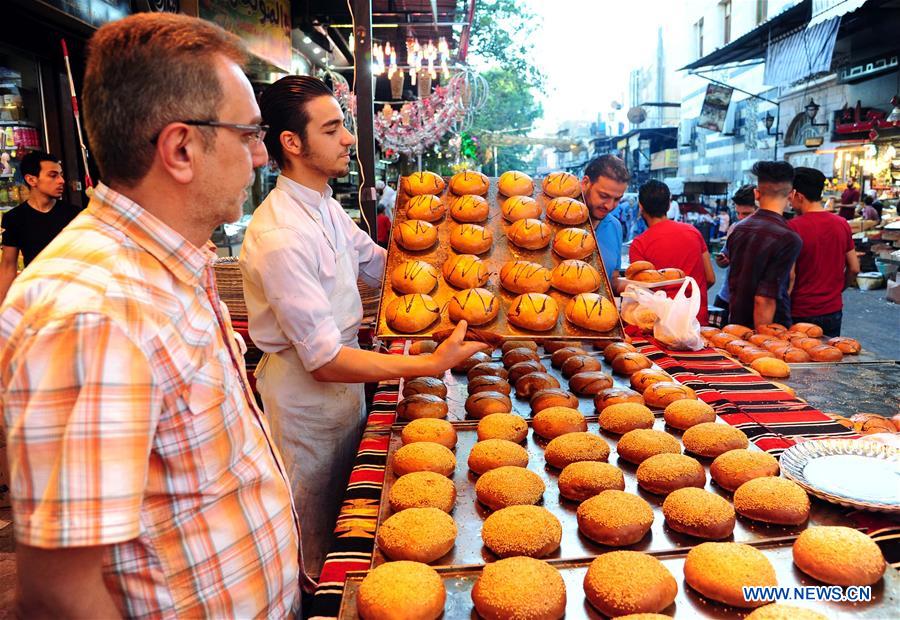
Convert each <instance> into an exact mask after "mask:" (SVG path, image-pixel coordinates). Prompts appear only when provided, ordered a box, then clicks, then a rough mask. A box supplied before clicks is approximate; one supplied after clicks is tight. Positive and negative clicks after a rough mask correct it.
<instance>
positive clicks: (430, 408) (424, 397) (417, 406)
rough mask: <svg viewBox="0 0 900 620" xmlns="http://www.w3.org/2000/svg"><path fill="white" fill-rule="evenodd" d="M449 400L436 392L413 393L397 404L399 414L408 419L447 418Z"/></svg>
mask: <svg viewBox="0 0 900 620" xmlns="http://www.w3.org/2000/svg"><path fill="white" fill-rule="evenodd" d="M447 411H448V409H447V402H446V401H445V400H444V399H443V398H441V397H440V396H435V395H434V394H413V395H411V396H407V397H406V398H404V399H403V400H401V401H400V402H399V403H398V404H397V415H398V416H400V417H401V418H404V419H407V420H418V419H419V418H446V417H447Z"/></svg>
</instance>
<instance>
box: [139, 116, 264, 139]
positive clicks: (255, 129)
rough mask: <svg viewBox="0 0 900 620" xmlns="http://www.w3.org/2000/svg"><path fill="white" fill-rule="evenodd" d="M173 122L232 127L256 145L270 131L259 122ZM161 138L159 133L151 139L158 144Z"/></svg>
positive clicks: (194, 125) (198, 125) (197, 125)
mask: <svg viewBox="0 0 900 620" xmlns="http://www.w3.org/2000/svg"><path fill="white" fill-rule="evenodd" d="M172 122H173V123H183V124H184V125H191V126H193V127H221V128H222V129H231V130H233V131H240V132H242V133H243V134H245V136H246V138H247V142H248V143H249V144H250V145H256V144H260V143H262V141H263V140H264V139H265V137H266V132H267V131H269V126H268V125H259V124H251V125H245V124H241V123H223V122H222V121H199V120H187V121H172ZM158 139H159V134H156V135H155V136H153V139H152V140H151V141H150V142H152V143H153V144H156V141H157V140H158Z"/></svg>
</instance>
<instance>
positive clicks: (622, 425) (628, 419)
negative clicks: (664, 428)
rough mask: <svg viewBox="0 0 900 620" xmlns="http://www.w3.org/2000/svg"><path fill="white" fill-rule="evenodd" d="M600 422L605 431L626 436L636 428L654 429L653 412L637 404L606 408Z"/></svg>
mask: <svg viewBox="0 0 900 620" xmlns="http://www.w3.org/2000/svg"><path fill="white" fill-rule="evenodd" d="M598 421H599V422H600V428H602V429H603V430H605V431H609V432H610V433H615V434H617V435H624V434H625V433H627V432H628V431H633V430H634V429H636V428H652V427H653V412H652V411H650V410H649V409H648V408H647V407H645V406H644V405H639V404H637V403H617V404H615V405H609V406H608V407H606V408H604V409H603V411H601V412H600V417H599V418H598Z"/></svg>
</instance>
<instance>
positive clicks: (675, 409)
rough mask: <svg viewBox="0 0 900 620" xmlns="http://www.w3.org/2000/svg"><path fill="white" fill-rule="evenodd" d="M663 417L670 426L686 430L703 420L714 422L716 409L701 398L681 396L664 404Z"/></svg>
mask: <svg viewBox="0 0 900 620" xmlns="http://www.w3.org/2000/svg"><path fill="white" fill-rule="evenodd" d="M663 417H664V418H665V420H666V424H668V425H669V426H671V427H672V428H677V429H679V430H687V429H689V428H690V427H692V426H697V425H698V424H703V423H704V422H715V421H716V410H715V409H713V408H712V407H710V406H709V405H707V404H706V403H704V402H703V401H702V400H692V399H689V398H683V399H681V400H676V401H672V402H671V403H669V404H668V405H666V409H665V411H663Z"/></svg>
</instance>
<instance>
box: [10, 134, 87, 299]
mask: <svg viewBox="0 0 900 620" xmlns="http://www.w3.org/2000/svg"><path fill="white" fill-rule="evenodd" d="M19 170H20V171H21V172H22V176H23V177H25V182H26V183H27V184H28V187H29V188H30V192H29V195H28V200H26V201H25V202H23V203H22V204H20V205H19V206H17V207H15V208H14V209H12V210H11V211H9V212H8V213H6V214H5V215H4V216H3V219H2V221H0V227H2V229H3V237H2V240H0V245H2V246H3V250H2V254H0V302H2V301H3V299H4V298H5V297H6V292H7V291H8V290H9V287H10V285H12V282H13V280H14V279H15V278H16V269H17V266H18V263H19V252H21V253H22V258H23V262H24V263H25V266H26V267H27V266H28V263H30V262H31V261H32V260H34V257H35V256H37V255H38V254H40V253H41V250H43V249H44V248H45V247H47V245H48V244H49V243H50V242H51V241H53V238H54V237H56V235H58V234H59V233H60V231H61V230H62V229H63V228H65V227H66V226H67V225H68V224H69V222H71V221H72V220H73V219H74V218H75V216H76V215H78V213H79V209H77V208H76V207H73V206H72V205H69V204H66V203H64V202H62V201H61V200H60V198H62V195H63V190H64V189H65V179H64V178H63V173H62V166H61V165H60V163H59V160H58V159H57V158H56V157H54V156H53V155H50V154H49V153H44V152H40V151H35V152H33V153H29V154H28V155H26V156H25V157H23V158H22V162H21V164H20V165H19Z"/></svg>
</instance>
